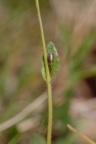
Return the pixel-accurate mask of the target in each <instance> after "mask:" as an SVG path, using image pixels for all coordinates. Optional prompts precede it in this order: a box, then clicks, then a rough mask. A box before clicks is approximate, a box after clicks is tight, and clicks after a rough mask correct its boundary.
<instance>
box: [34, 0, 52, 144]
mask: <svg viewBox="0 0 96 144" xmlns="http://www.w3.org/2000/svg"><path fill="white" fill-rule="evenodd" d="M35 2H36V8H37V13H38V20H39V25H40V31H41V38H42V45H43V52H44V62H45V71H46V78H47V89H48V114H49V115H48V132H47V144H51V135H52V91H51V78H50V73H49V68H48V62H47V52H46V44H45V37H44V30H43V25H42V19H41V14H40V8H39V1H38V0H35Z"/></svg>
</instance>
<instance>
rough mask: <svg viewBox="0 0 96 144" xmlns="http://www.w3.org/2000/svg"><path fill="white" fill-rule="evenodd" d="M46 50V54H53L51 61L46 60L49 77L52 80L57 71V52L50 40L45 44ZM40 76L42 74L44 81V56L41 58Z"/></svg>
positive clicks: (45, 76)
mask: <svg viewBox="0 0 96 144" xmlns="http://www.w3.org/2000/svg"><path fill="white" fill-rule="evenodd" d="M46 51H47V56H48V55H49V54H50V53H51V54H52V56H53V61H52V62H48V67H49V72H50V77H51V81H52V80H53V79H54V77H55V76H56V74H57V71H58V63H59V58H58V53H57V51H56V48H55V46H54V45H53V43H52V42H50V43H49V44H48V45H47V47H46ZM42 76H43V78H44V80H45V81H46V78H47V75H46V69H45V62H44V58H42Z"/></svg>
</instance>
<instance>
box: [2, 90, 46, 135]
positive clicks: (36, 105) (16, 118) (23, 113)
mask: <svg viewBox="0 0 96 144" xmlns="http://www.w3.org/2000/svg"><path fill="white" fill-rule="evenodd" d="M46 99H47V97H46V92H44V93H43V94H42V95H41V96H39V97H38V98H37V99H36V100H34V101H33V102H32V103H30V104H29V105H28V106H27V107H26V108H24V109H23V110H22V111H21V112H20V113H18V114H17V115H15V116H14V117H12V118H11V119H9V120H7V121H5V122H4V123H1V124H0V132H2V131H4V130H6V129H8V128H10V127H12V126H14V125H16V124H17V123H19V122H20V121H22V120H23V119H24V118H26V117H27V116H28V115H29V114H30V113H31V112H33V111H36V110H37V109H40V106H41V105H42V104H43V103H44V102H45V100H46Z"/></svg>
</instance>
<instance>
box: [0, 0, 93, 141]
mask: <svg viewBox="0 0 96 144" xmlns="http://www.w3.org/2000/svg"><path fill="white" fill-rule="evenodd" d="M40 9H41V15H42V21H43V26H44V33H45V39H46V44H48V42H50V41H52V42H53V43H54V44H55V46H56V49H57V51H58V54H59V71H58V74H57V77H56V78H55V80H54V82H53V83H52V91H53V134H52V144H64V143H67V144H75V143H76V144H79V143H83V141H82V140H81V139H80V138H79V137H78V136H76V135H75V134H74V133H72V132H71V131H70V130H68V128H67V124H68V123H69V124H72V125H73V126H74V127H76V128H77V129H78V130H80V131H81V132H82V133H85V134H86V135H87V136H88V137H91V138H92V139H94V140H96V129H95V127H96V106H95V105H96V104H95V102H96V100H95V97H96V43H95V42H96V20H95V14H96V2H95V1H93V0H91V1H89V0H83V1H79V0H73V1H71V0H61V1H59V0H52V1H51V0H40ZM42 55H43V50H42V43H41V35H40V28H39V22H38V17H37V11H36V7H35V0H16V1H14V0H0V144H38V143H39V144H45V143H46V134H47V118H48V113H47V94H46V90H47V89H46V84H45V81H43V78H42V76H41V62H42ZM34 107H35V108H34Z"/></svg>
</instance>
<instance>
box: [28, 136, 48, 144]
mask: <svg viewBox="0 0 96 144" xmlns="http://www.w3.org/2000/svg"><path fill="white" fill-rule="evenodd" d="M29 144H46V141H45V139H44V138H43V137H42V136H40V135H37V134H34V135H33V136H32V138H31V141H30V143H29Z"/></svg>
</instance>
